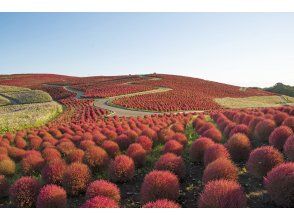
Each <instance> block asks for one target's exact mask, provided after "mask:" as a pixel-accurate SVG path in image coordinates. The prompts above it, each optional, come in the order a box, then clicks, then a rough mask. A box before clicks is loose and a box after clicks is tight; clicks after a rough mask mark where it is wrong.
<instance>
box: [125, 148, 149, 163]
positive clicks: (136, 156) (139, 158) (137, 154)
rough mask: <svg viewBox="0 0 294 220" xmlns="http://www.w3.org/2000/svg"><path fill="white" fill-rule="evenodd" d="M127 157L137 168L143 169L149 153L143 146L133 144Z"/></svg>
mask: <svg viewBox="0 0 294 220" xmlns="http://www.w3.org/2000/svg"><path fill="white" fill-rule="evenodd" d="M126 155H128V156H129V157H130V158H132V159H133V160H134V162H135V164H136V166H137V167H141V166H143V164H144V163H145V160H146V156H147V152H146V150H144V148H143V147H142V145H141V144H138V143H133V144H131V145H130V146H129V147H128V150H127V152H126Z"/></svg>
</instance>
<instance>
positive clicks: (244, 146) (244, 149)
mask: <svg viewBox="0 0 294 220" xmlns="http://www.w3.org/2000/svg"><path fill="white" fill-rule="evenodd" d="M226 147H227V149H228V151H229V153H230V156H231V158H232V159H233V160H234V161H236V162H241V161H246V160H247V159H248V156H249V153H250V151H251V149H252V147H251V143H250V140H249V138H248V137H247V136H246V135H245V134H242V133H236V134H233V135H232V136H231V137H230V138H229V140H228V142H227V143H226Z"/></svg>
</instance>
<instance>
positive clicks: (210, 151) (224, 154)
mask: <svg viewBox="0 0 294 220" xmlns="http://www.w3.org/2000/svg"><path fill="white" fill-rule="evenodd" d="M229 157H230V154H229V152H228V151H227V149H226V148H225V147H224V145H222V144H214V145H212V146H210V147H208V148H207V149H206V150H205V152H204V165H205V166H207V165H208V164H209V163H211V162H213V161H215V160H216V159H218V158H229Z"/></svg>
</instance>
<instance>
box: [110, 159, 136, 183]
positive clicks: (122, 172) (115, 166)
mask: <svg viewBox="0 0 294 220" xmlns="http://www.w3.org/2000/svg"><path fill="white" fill-rule="evenodd" d="M108 174H109V177H110V179H111V180H113V181H114V182H127V181H129V180H131V179H132V178H133V177H134V175H135V164H134V161H133V159H132V158H130V157H128V156H126V155H120V156H116V157H115V159H114V160H113V161H111V163H110V165H109V169H108Z"/></svg>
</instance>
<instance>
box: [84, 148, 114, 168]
mask: <svg viewBox="0 0 294 220" xmlns="http://www.w3.org/2000/svg"><path fill="white" fill-rule="evenodd" d="M84 161H85V163H86V164H88V166H89V167H90V168H93V169H96V170H101V169H103V168H105V167H106V166H107V164H108V162H109V157H108V154H107V153H106V151H105V150H104V149H103V148H101V147H90V148H88V149H87V150H86V152H85V156H84Z"/></svg>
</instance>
